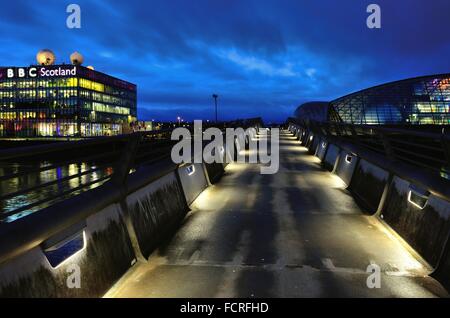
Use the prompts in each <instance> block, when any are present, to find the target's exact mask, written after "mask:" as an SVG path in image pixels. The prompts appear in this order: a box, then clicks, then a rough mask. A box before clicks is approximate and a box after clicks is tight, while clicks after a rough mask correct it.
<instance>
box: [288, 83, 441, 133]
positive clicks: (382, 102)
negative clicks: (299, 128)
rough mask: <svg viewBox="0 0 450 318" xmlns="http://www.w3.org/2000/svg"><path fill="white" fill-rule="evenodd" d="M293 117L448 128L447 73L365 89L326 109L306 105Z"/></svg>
mask: <svg viewBox="0 0 450 318" xmlns="http://www.w3.org/2000/svg"><path fill="white" fill-rule="evenodd" d="M313 109H314V110H313ZM295 116H296V117H297V118H301V119H309V120H315V121H321V122H324V121H339V122H344V123H349V124H360V125H387V124H405V125H415V124H416V125H430V124H431V125H448V124H450V74H441V75H430V76H422V77H416V78H410V79H405V80H401V81H396V82H391V83H387V84H383V85H379V86H375V87H371V88H367V89H364V90H362V91H359V92H355V93H352V94H349V95H346V96H343V97H340V98H338V99H336V100H333V101H331V102H330V103H328V105H327V106H324V103H323V102H313V103H306V104H303V105H300V106H299V107H298V108H297V110H296V111H295Z"/></svg>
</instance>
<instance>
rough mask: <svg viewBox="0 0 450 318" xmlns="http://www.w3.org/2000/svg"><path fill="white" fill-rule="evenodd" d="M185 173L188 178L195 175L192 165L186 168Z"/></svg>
mask: <svg viewBox="0 0 450 318" xmlns="http://www.w3.org/2000/svg"><path fill="white" fill-rule="evenodd" d="M186 171H187V174H188V176H191V175H193V174H194V173H195V166H194V165H190V166H188V167H186Z"/></svg>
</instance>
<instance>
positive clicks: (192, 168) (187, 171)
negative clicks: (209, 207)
mask: <svg viewBox="0 0 450 318" xmlns="http://www.w3.org/2000/svg"><path fill="white" fill-rule="evenodd" d="M178 175H179V176H180V181H181V186H182V188H183V192H184V195H185V197H186V202H187V204H188V205H190V204H191V203H192V202H193V201H194V200H195V198H197V197H198V195H199V194H200V193H201V192H202V191H203V190H204V189H206V187H207V186H208V182H207V179H206V176H205V170H204V169H203V164H201V163H193V164H185V165H182V166H180V167H179V168H178Z"/></svg>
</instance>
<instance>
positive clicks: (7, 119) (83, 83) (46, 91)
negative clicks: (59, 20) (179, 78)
mask: <svg viewBox="0 0 450 318" xmlns="http://www.w3.org/2000/svg"><path fill="white" fill-rule="evenodd" d="M136 112H137V109H136V85H134V84H131V83H129V82H126V81H123V80H120V79H118V78H115V77H112V76H109V75H107V74H104V73H101V72H98V71H95V70H93V68H91V67H84V66H82V65H80V64H79V63H78V64H74V65H70V64H63V65H37V66H30V67H4V68H0V136H3V137H5V136H6V137H8V136H9V137H22V136H27V137H28V136H100V135H116V134H120V133H126V132H129V131H130V123H131V122H133V121H135V120H136Z"/></svg>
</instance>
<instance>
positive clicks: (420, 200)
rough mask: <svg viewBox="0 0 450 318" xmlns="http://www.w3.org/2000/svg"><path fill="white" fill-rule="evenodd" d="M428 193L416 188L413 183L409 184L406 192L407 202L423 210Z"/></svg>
mask: <svg viewBox="0 0 450 318" xmlns="http://www.w3.org/2000/svg"><path fill="white" fill-rule="evenodd" d="M429 195H430V193H429V192H428V191H424V190H422V189H419V188H417V187H416V186H414V185H410V187H409V192H408V202H409V203H411V204H412V205H413V206H415V207H416V208H419V209H420V210H423V209H424V208H425V207H426V205H427V203H428V197H429Z"/></svg>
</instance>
